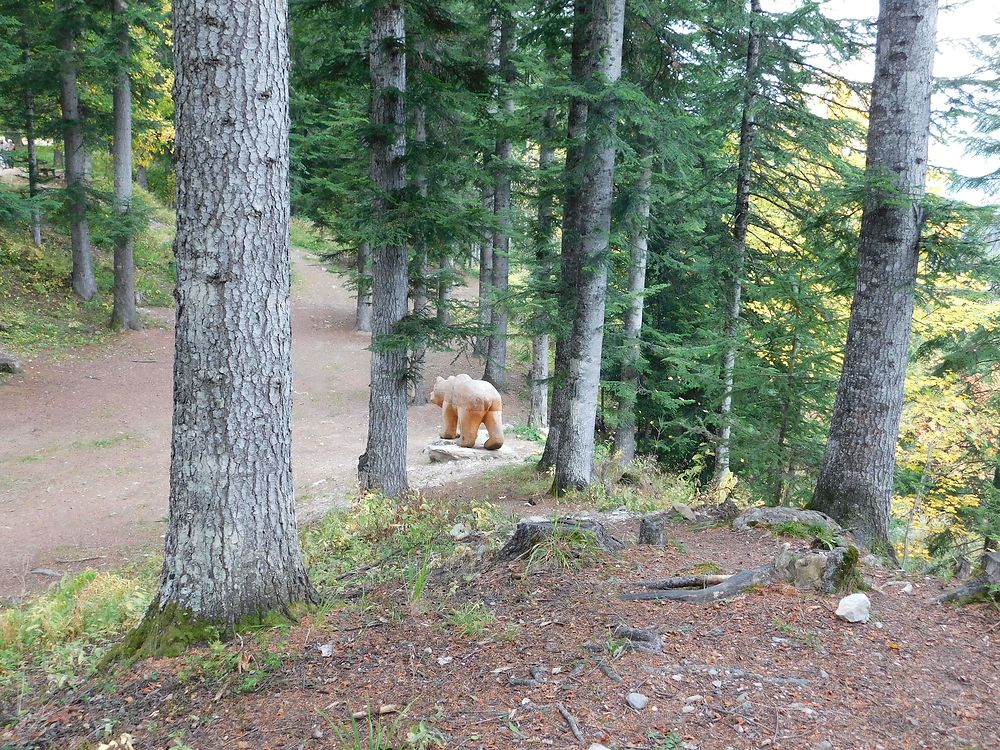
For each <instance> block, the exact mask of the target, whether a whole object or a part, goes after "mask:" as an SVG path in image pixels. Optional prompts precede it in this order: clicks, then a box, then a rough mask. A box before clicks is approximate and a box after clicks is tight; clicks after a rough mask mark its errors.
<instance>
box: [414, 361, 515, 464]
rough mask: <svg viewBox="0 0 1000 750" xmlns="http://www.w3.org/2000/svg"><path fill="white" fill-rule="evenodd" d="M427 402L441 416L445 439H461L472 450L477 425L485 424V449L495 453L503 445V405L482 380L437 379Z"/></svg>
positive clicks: (463, 444) (495, 392)
mask: <svg viewBox="0 0 1000 750" xmlns="http://www.w3.org/2000/svg"><path fill="white" fill-rule="evenodd" d="M430 401H431V403H432V404H436V405H438V406H440V407H441V408H442V410H443V413H444V429H443V431H442V432H441V437H443V438H444V439H445V440H454V439H455V438H457V437H458V438H460V439H459V441H458V444H459V445H461V446H462V447H463V448H475V447H476V436H477V435H478V434H479V425H481V424H483V425H486V431H487V432H488V433H489V438H488V439H487V441H486V445H485V446H484V447H485V448H486V450H490V451H494V450H496V449H497V448H499V447H500V446H502V445H503V406H502V404H501V401H500V394H499V392H497V389H496V388H494V387H493V386H492V385H491V384H490V383H487V382H486V381H485V380H473V379H472V378H470V377H469V376H468V375H465V374H462V375H452V376H451V377H450V378H448V379H447V380H446V379H444V378H438V379H437V381H436V382H435V383H434V390H433V391H431V397H430Z"/></svg>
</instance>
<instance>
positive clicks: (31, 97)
mask: <svg viewBox="0 0 1000 750" xmlns="http://www.w3.org/2000/svg"><path fill="white" fill-rule="evenodd" d="M21 62H22V63H23V64H24V71H25V75H28V73H29V69H30V66H31V40H30V39H29V38H28V20H27V18H25V19H24V21H23V25H22V27H21ZM24 138H25V140H26V141H27V143H28V195H29V196H30V197H32V198H34V197H35V196H36V195H38V152H37V150H36V147H35V92H34V90H33V89H32V87H31V82H30V81H28V80H25V86H24ZM31 239H32V241H33V242H34V243H35V247H41V246H42V217H41V213H40V212H39V210H38V206H36V205H32V207H31Z"/></svg>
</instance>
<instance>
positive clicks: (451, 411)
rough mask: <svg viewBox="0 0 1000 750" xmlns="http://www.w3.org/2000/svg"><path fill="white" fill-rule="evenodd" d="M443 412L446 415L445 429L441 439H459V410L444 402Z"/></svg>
mask: <svg viewBox="0 0 1000 750" xmlns="http://www.w3.org/2000/svg"><path fill="white" fill-rule="evenodd" d="M442 412H443V413H444V429H443V430H442V431H441V437H443V438H444V439H445V440H454V439H455V438H457V437H458V409H456V408H455V406H454V404H451V403H449V402H448V401H445V402H444V405H443V409H442Z"/></svg>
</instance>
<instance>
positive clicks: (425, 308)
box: [410, 43, 430, 406]
mask: <svg viewBox="0 0 1000 750" xmlns="http://www.w3.org/2000/svg"><path fill="white" fill-rule="evenodd" d="M417 57H418V58H420V57H423V44H422V43H418V44H417ZM413 142H414V143H415V144H416V145H417V147H418V148H421V147H423V146H425V145H426V144H427V107H426V106H425V105H424V104H420V105H418V106H417V107H416V108H415V109H414V112H413ZM413 182H414V184H415V185H416V188H417V193H418V194H419V195H420V197H421V199H426V198H427V175H425V174H424V173H423V172H422V171H419V172H418V174H417V175H416V179H414V181H413ZM416 265H417V270H416V274H415V277H416V278H415V279H414V281H413V315H414V317H417V318H426V317H427V316H428V315H429V314H430V300H429V299H428V297H427V273H428V266H427V243H426V242H425V241H424V240H423V239H420V240H419V242H418V244H417V253H416ZM426 361H427V347H425V346H418V347H417V348H415V349H414V350H413V355H412V356H411V357H410V372H411V375H410V377H411V381H412V387H413V397H412V399H411V401H410V403H412V404H413V405H414V406H423V405H424V404H426V403H427V388H426V387H425V385H424V369H425V365H426Z"/></svg>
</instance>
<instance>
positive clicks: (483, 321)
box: [476, 158, 494, 356]
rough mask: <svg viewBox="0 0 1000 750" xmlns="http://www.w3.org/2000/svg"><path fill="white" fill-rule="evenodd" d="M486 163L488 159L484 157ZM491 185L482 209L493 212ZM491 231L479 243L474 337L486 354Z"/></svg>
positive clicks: (490, 295)
mask: <svg viewBox="0 0 1000 750" xmlns="http://www.w3.org/2000/svg"><path fill="white" fill-rule="evenodd" d="M484 161H485V162H487V163H488V161H489V160H488V159H486V158H484ZM493 199H494V194H493V187H492V186H490V187H484V188H483V197H482V201H483V210H484V211H486V212H488V213H491V214H492V213H493ZM492 300H493V232H492V231H486V232H484V234H483V240H482V243H481V244H480V245H479V331H480V334H479V337H478V338H477V339H476V350H477V351H478V352H479V353H480V354H482V355H484V356H485V355H486V353H487V351H488V350H489V343H490V340H489V332H490V327H491V326H492V325H493V306H492V304H491V303H492Z"/></svg>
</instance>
